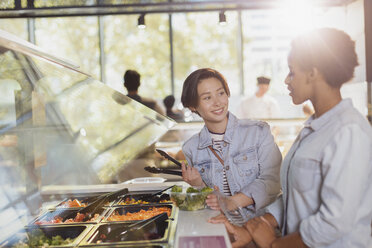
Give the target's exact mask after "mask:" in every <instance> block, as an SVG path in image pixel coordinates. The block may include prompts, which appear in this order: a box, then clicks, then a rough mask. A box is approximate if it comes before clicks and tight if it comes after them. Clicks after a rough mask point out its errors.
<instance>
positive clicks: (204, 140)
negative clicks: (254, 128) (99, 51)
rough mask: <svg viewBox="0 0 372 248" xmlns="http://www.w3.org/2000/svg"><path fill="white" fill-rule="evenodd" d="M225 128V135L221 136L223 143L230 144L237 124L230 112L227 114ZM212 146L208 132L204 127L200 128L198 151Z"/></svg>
mask: <svg viewBox="0 0 372 248" xmlns="http://www.w3.org/2000/svg"><path fill="white" fill-rule="evenodd" d="M227 118H228V119H227V127H226V131H225V135H224V136H223V141H225V142H226V143H229V144H230V143H231V141H232V137H233V134H234V130H235V129H236V128H235V127H236V126H237V124H238V119H237V118H236V117H235V115H233V114H232V113H231V112H228V116H227ZM210 145H212V137H211V135H210V133H209V130H208V128H207V126H206V125H204V127H203V128H202V130H201V131H200V134H199V146H198V149H204V148H206V147H208V146H210Z"/></svg>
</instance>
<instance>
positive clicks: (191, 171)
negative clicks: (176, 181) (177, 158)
mask: <svg viewBox="0 0 372 248" xmlns="http://www.w3.org/2000/svg"><path fill="white" fill-rule="evenodd" d="M182 178H183V180H184V181H185V182H187V183H188V184H190V185H191V186H197V187H205V186H206V185H205V183H204V182H203V179H202V178H201V176H200V173H199V171H198V170H197V169H196V168H194V167H193V166H186V165H185V163H184V162H182Z"/></svg>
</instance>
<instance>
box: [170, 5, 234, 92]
mask: <svg viewBox="0 0 372 248" xmlns="http://www.w3.org/2000/svg"><path fill="white" fill-rule="evenodd" d="M218 14H219V13H218V12H207V13H187V14H185V13H182V14H174V15H173V22H172V25H173V35H174V36H173V37H174V38H173V47H174V71H175V96H176V98H180V96H181V91H182V84H183V82H184V80H185V79H186V77H187V76H188V75H189V74H190V73H191V72H192V71H194V70H196V69H199V68H203V67H211V68H214V69H216V70H218V71H219V72H221V73H222V74H223V75H224V77H225V78H226V80H227V82H228V84H229V88H230V91H231V94H232V95H238V94H239V91H240V80H239V69H238V68H239V66H238V58H237V55H238V51H237V37H238V36H237V26H238V25H237V23H238V22H237V12H226V13H225V14H226V19H227V24H226V25H225V26H221V25H219V22H218Z"/></svg>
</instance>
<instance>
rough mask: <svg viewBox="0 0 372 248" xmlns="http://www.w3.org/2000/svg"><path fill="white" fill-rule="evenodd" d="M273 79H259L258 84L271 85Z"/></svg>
mask: <svg viewBox="0 0 372 248" xmlns="http://www.w3.org/2000/svg"><path fill="white" fill-rule="evenodd" d="M270 81H271V79H270V78H267V77H258V78H257V84H270Z"/></svg>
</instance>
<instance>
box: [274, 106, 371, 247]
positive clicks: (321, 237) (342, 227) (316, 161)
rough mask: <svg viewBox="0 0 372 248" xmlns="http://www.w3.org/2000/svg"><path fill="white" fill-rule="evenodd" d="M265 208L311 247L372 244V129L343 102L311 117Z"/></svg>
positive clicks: (287, 160) (287, 230)
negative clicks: (275, 196) (278, 191)
mask: <svg viewBox="0 0 372 248" xmlns="http://www.w3.org/2000/svg"><path fill="white" fill-rule="evenodd" d="M280 179H281V184H282V190H283V195H282V197H280V198H278V199H277V201H275V202H274V203H273V204H271V205H270V206H269V207H268V208H267V211H268V212H270V213H271V214H273V215H274V217H275V218H276V220H277V221H278V223H279V225H280V226H281V228H282V233H283V234H288V233H293V232H296V231H299V232H300V235H301V238H302V240H303V241H304V242H305V244H306V245H308V246H309V247H317V248H318V247H334V248H336V247H337V248H342V247H345V248H346V247H348V248H349V247H353V248H354V247H372V238H371V219H372V128H371V126H370V124H369V123H368V121H367V120H366V119H365V118H364V117H363V116H362V115H361V114H360V113H359V112H358V111H357V110H356V109H355V108H354V107H353V105H352V103H351V100H350V99H347V100H343V101H341V102H340V103H339V104H338V105H336V106H335V107H333V108H332V109H331V110H329V111H328V112H326V113H324V114H323V115H322V116H320V117H319V118H317V119H314V117H310V118H309V120H308V121H307V122H306V123H305V127H304V128H303V129H302V131H301V132H300V134H299V135H298V137H297V139H296V141H295V142H294V144H293V145H292V147H291V149H290V151H289V152H288V154H287V156H286V157H285V159H284V161H283V164H282V168H281V173H280Z"/></svg>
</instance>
